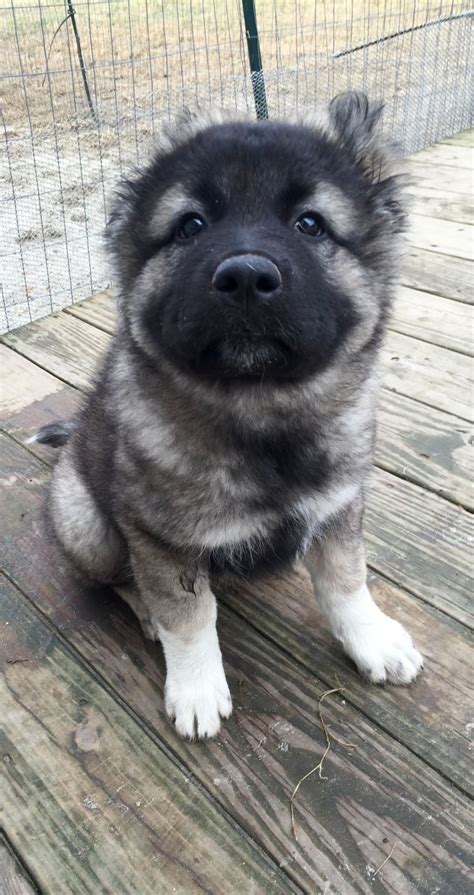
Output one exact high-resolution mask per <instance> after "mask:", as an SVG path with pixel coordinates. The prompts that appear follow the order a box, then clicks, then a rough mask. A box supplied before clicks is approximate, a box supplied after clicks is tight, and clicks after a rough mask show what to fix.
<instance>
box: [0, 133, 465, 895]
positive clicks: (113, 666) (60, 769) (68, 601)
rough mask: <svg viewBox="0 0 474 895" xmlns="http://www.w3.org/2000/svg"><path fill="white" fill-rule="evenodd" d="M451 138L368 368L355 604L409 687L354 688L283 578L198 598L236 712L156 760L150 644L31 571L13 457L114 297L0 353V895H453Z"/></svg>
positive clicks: (455, 288) (457, 454) (61, 410)
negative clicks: (369, 401) (364, 555)
mask: <svg viewBox="0 0 474 895" xmlns="http://www.w3.org/2000/svg"><path fill="white" fill-rule="evenodd" d="M472 137H473V135H472V134H469V133H466V134H460V135H458V136H456V137H453V138H451V139H447V140H445V141H444V142H443V143H440V144H438V145H436V146H434V147H432V148H430V149H428V150H425V151H424V152H421V153H419V154H418V155H417V156H416V158H415V159H414V160H413V165H412V168H413V172H414V174H415V177H416V180H415V185H414V187H413V190H412V191H413V196H414V211H413V226H412V229H411V232H410V249H409V253H408V257H407V260H406V262H405V266H404V269H403V275H402V284H403V285H402V287H401V288H400V290H399V296H398V302H397V306H396V309H395V313H394V315H393V318H392V322H391V325H390V332H389V334H388V338H387V340H386V343H385V347H384V350H383V353H382V363H383V370H384V379H383V388H382V391H381V400H380V413H379V436H378V446H377V454H376V468H375V470H374V474H373V480H372V490H371V496H370V501H369V507H368V512H367V544H368V555H369V561H370V574H371V579H372V588H373V591H374V593H375V596H376V598H377V599H378V601H379V602H380V604H381V605H382V606H383V607H385V608H388V607H390V611H391V612H392V613H394V614H395V615H396V616H397V617H398V618H399V619H400V620H402V621H403V622H405V623H406V625H407V627H408V628H409V630H410V631H411V632H412V633H413V634H414V636H415V639H416V641H417V643H418V645H419V646H420V648H421V649H422V651H423V653H424V655H425V657H426V668H425V671H424V673H423V674H422V676H421V677H420V679H419V681H418V682H417V683H416V685H414V686H412V687H410V688H405V689H404V688H401V689H397V688H394V687H385V688H378V687H374V686H370V685H366V684H365V683H364V682H363V681H362V680H361V679H360V678H359V677H358V676H357V674H356V673H355V672H354V670H353V668H352V666H351V664H350V662H349V661H347V660H346V659H345V658H344V657H343V656H342V654H341V653H340V651H339V649H338V647H337V645H336V644H335V643H334V642H333V640H332V639H331V637H330V635H329V633H328V630H327V628H326V626H325V624H324V622H323V621H322V620H321V617H320V615H319V613H318V610H317V607H316V605H315V601H314V598H313V596H312V594H311V591H310V588H309V586H308V581H307V579H306V577H305V575H304V573H302V572H301V573H300V574H285V575H281V576H279V577H275V578H274V579H272V581H271V582H266V583H265V585H264V586H263V585H259V586H252V587H236V588H235V589H229V590H224V591H223V592H222V593H220V595H219V596H220V603H221V608H220V632H221V640H222V646H223V653H224V659H225V664H226V670H227V674H228V679H229V682H230V686H231V690H232V694H233V699H234V706H235V712H234V715H233V717H232V719H231V720H230V721H229V722H227V723H225V724H224V726H223V729H222V733H221V735H220V737H219V738H218V739H217V740H215V741H209V742H202V743H196V744H190V743H187V742H183V741H181V740H179V739H177V737H176V735H175V732H174V728H173V727H172V726H171V725H170V724H169V722H168V721H167V720H166V717H165V716H164V712H163V701H162V685H163V659H162V654H161V650H160V647H159V646H158V645H152V644H150V643H148V642H146V641H145V640H144V638H143V636H142V634H141V631H140V629H139V626H138V624H137V622H136V621H135V619H134V618H133V616H132V614H131V613H130V611H129V610H128V609H127V607H126V606H125V605H122V603H121V601H120V600H119V599H117V598H116V597H115V596H114V594H112V593H109V592H104V593H103V594H100V596H99V597H98V596H97V593H95V594H93V593H90V592H87V591H85V590H84V589H81V588H80V587H79V586H78V585H77V584H74V583H73V582H72V581H71V580H70V579H69V578H68V577H67V575H66V573H65V572H64V570H63V569H62V568H61V567H59V566H58V564H57V562H54V561H53V558H52V553H51V549H50V547H49V546H48V544H47V541H46V538H45V535H44V531H43V525H42V521H41V506H42V503H43V499H44V495H45V490H46V486H47V482H48V478H49V474H50V464H51V460H52V457H51V453H50V452H48V451H46V450H44V449H41V448H40V447H38V446H30V447H26V446H25V445H24V444H23V441H24V438H25V437H26V436H27V435H29V434H31V433H32V432H33V431H34V430H35V429H36V427H37V426H38V425H40V424H42V423H45V422H47V421H49V420H51V419H54V418H55V417H58V416H60V417H67V416H69V415H70V414H71V413H72V412H73V411H74V409H75V407H76V406H77V403H78V401H79V400H80V395H81V391H82V390H83V389H84V388H86V387H87V384H88V382H89V380H90V377H91V373H92V371H93V369H94V366H95V364H96V361H97V356H98V355H99V354H100V352H101V351H102V350H103V349H104V348H105V346H106V345H107V343H108V341H109V334H110V332H111V331H112V329H113V326H114V310H113V305H112V301H111V299H110V297H109V296H108V295H107V294H102V295H99V296H96V297H94V298H92V299H90V300H89V301H87V302H83V303H81V304H78V305H75V306H74V307H72V308H68V310H67V311H64V312H61V313H58V314H56V315H54V316H51V317H48V318H45V319H43V320H40V321H38V322H36V323H33V324H32V325H30V326H28V327H25V328H23V329H20V330H17V331H16V332H12V333H10V334H9V335H7V336H6V337H5V338H4V339H3V344H2V345H0V354H1V361H2V364H3V384H4V388H3V398H2V430H3V431H2V435H1V437H2V442H3V450H2V455H1V457H2V459H1V462H2V467H3V469H2V473H3V476H2V477H3V485H4V488H3V498H2V499H3V507H2V521H3V529H4V538H3V544H2V557H3V563H4V575H3V578H2V579H1V591H0V600H1V616H2V617H1V639H0V655H1V659H2V679H1V685H2V696H1V706H2V708H1V710H0V711H1V713H2V714H1V718H2V724H1V727H2V732H1V736H2V749H1V756H2V769H3V781H4V782H3V785H2V794H1V802H2V803H3V810H2V812H1V815H0V817H2V818H3V820H2V825H3V831H4V832H3V838H1V839H0V850H1V853H2V854H1V857H0V867H1V869H0V889H1V890H2V891H3V892H5V893H8V895H13V893H31V892H36V891H37V890H40V891H42V892H47V893H51V895H62V893H72V895H76V893H87V895H90V893H94V895H101V893H114V895H119V893H127V895H128V893H130V895H131V893H133V895H148V893H150V895H159V893H162V892H163V893H174V892H176V893H186V895H190V893H195V892H196V893H197V892H208V893H212V895H220V893H225V895H230V893H238V895H240V893H245V895H247V893H252V895H257V893H266V895H267V893H283V892H285V893H287V892H300V893H301V892H307V893H344V895H349V893H369V892H370V893H392V895H395V893H396V895H405V893H442V895H448V893H456V895H464V893H468V892H469V891H472V888H471V887H470V886H471V885H472V878H471V884H470V882H469V853H470V829H472V826H471V827H470V823H471V824H472V814H470V802H469V795H470V794H472V790H473V789H474V787H473V779H472V776H470V763H469V758H470V753H469V733H470V731H471V730H472V729H473V727H474V725H473V723H472V720H471V717H470V714H469V701H470V700H469V697H470V696H471V697H472V687H471V685H470V675H472V668H473V665H472V653H471V646H470V641H469V627H468V626H469V623H470V621H471V606H470V597H471V593H472V585H470V582H469V579H470V575H471V572H472V546H473V537H474V526H473V524H472V522H473V517H472V515H471V512H472V510H473V509H474V493H473V490H472V475H471V474H470V470H472V466H471V464H472V443H473V436H472V426H471V425H470V424H471V423H472V417H473V393H472V360H471V357H472V354H473V331H472V307H471V303H472V279H471V278H472V272H471V270H470V266H469V259H470V257H471V255H472V231H471V227H470V225H471V222H472V148H471V147H472V145H473V139H472ZM338 687H344V692H342V693H333V694H331V695H329V696H327V697H326V698H325V701H324V702H323V703H322V710H323V713H324V715H323V717H324V721H325V723H326V725H327V727H328V728H329V730H330V732H331V733H332V734H334V735H335V737H337V739H335V738H334V737H332V736H331V749H330V751H329V753H328V754H327V756H326V758H325V760H324V764H323V768H322V774H321V775H319V774H318V773H317V772H316V773H314V774H312V775H311V776H310V777H309V778H308V779H306V780H305V781H304V782H303V783H302V784H301V786H300V788H299V791H298V794H297V796H296V797H295V804H294V814H295V827H296V835H297V839H295V836H294V833H293V830H292V824H291V817H290V795H291V793H292V791H293V789H294V788H295V786H296V784H297V783H298V781H299V780H300V779H301V778H302V777H303V776H304V775H305V774H307V772H308V771H310V770H311V769H312V768H314V767H315V766H316V765H317V764H318V762H319V761H320V759H321V756H322V754H323V752H324V749H325V747H326V739H325V733H324V730H323V727H322V724H321V719H320V717H319V715H318V701H319V699H320V697H321V695H322V694H323V693H324V692H325V691H327V690H329V689H332V688H338ZM470 691H471V692H470ZM343 743H352V744H354V746H353V747H349V746H347V745H344V744H343ZM2 880H3V888H2Z"/></svg>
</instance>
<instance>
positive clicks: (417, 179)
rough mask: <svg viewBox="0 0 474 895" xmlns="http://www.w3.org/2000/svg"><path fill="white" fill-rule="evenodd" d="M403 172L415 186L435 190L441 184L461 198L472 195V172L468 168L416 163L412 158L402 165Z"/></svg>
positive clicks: (423, 162)
mask: <svg viewBox="0 0 474 895" xmlns="http://www.w3.org/2000/svg"><path fill="white" fill-rule="evenodd" d="M404 170H406V171H407V172H408V174H409V175H410V178H411V181H412V183H413V184H414V185H415V186H420V187H423V188H425V187H428V188H429V189H435V190H436V189H438V187H439V185H440V183H442V184H444V187H445V189H447V190H449V192H450V193H459V194H461V195H462V196H470V195H471V193H472V171H469V170H468V168H456V167H454V166H452V165H440V164H438V163H437V162H436V163H428V162H425V161H417V159H416V156H414V157H413V158H411V159H409V160H408V162H407V163H406V164H405V165H404Z"/></svg>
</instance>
